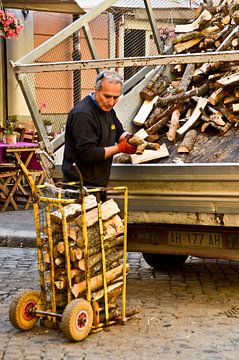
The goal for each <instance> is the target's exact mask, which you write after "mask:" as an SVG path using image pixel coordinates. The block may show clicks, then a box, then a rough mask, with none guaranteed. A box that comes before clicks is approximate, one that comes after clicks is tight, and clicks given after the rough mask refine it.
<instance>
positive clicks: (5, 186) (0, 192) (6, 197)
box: [0, 163, 19, 211]
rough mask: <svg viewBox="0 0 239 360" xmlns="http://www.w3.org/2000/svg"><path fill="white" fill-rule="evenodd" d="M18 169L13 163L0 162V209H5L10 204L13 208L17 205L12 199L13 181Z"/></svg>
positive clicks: (14, 181) (13, 191)
mask: <svg viewBox="0 0 239 360" xmlns="http://www.w3.org/2000/svg"><path fill="white" fill-rule="evenodd" d="M18 172H19V170H18V169H17V167H16V165H15V164H11V163H9V164H7V163H6V164H0V200H1V202H3V206H2V208H1V211H6V210H7V208H8V205H9V204H11V205H12V206H13V208H14V209H15V210H17V208H18V206H17V203H16V201H15V199H14V193H15V189H14V186H15V183H16V179H17V177H18Z"/></svg>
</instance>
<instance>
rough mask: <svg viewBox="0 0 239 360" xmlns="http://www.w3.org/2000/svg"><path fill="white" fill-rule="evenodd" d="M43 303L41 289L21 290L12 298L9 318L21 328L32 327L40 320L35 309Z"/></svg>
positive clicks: (28, 328) (17, 327)
mask: <svg viewBox="0 0 239 360" xmlns="http://www.w3.org/2000/svg"><path fill="white" fill-rule="evenodd" d="M40 304H41V291H39V290H26V291H22V292H20V293H19V294H18V295H16V296H15V298H14V299H13V300H12V302H11V304H10V307H9V320H10V322H11V324H12V325H13V326H14V327H15V328H16V329H19V330H24V331H26V330H30V329H32V328H33V327H34V326H35V325H36V323H37V322H38V320H39V317H38V316H36V315H35V312H34V309H35V307H36V306H38V308H39V307H40Z"/></svg>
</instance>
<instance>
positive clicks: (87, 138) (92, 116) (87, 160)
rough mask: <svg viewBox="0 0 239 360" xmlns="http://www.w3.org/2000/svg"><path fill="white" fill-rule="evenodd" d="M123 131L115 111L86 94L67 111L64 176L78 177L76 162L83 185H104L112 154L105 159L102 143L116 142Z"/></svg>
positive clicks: (72, 178) (109, 144)
mask: <svg viewBox="0 0 239 360" xmlns="http://www.w3.org/2000/svg"><path fill="white" fill-rule="evenodd" d="M123 132H124V129H123V126H122V124H121V123H120V121H119V120H118V118H117V116H116V113H115V111H114V110H113V109H112V110H111V111H109V112H105V111H103V110H101V109H100V108H99V107H98V106H97V104H96V103H95V102H94V101H93V100H92V98H91V96H87V97H86V98H84V99H83V100H82V101H81V102H79V103H78V104H77V105H76V106H75V107H74V108H73V109H72V110H71V112H70V113H69V116H68V119H67V123H66V131H65V151H64V158H63V164H62V171H63V180H64V181H67V182H69V181H78V180H79V177H78V176H77V173H76V172H75V170H74V168H73V167H72V164H73V163H74V162H75V163H76V164H77V165H78V167H79V169H80V171H81V174H82V177H83V181H84V185H85V186H107V184H108V181H109V176H110V168H111V164H112V158H108V159H106V160H104V147H107V146H112V145H115V143H117V142H118V141H119V138H120V136H121V135H122V133H123Z"/></svg>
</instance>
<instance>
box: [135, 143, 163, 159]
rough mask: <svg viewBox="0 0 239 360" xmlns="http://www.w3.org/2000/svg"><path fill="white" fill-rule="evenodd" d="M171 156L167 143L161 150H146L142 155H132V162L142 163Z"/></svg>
mask: <svg viewBox="0 0 239 360" xmlns="http://www.w3.org/2000/svg"><path fill="white" fill-rule="evenodd" d="M167 156H169V152H168V149H167V146H166V144H162V145H161V146H160V149H159V150H145V151H144V153H143V154H142V155H136V154H133V155H131V159H132V164H142V163H144V162H148V161H151V160H155V159H161V158H164V157H167Z"/></svg>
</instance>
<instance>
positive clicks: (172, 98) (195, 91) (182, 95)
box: [158, 84, 208, 106]
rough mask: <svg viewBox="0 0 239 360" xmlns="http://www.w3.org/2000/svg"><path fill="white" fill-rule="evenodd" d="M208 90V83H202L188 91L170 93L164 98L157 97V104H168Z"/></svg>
mask: <svg viewBox="0 0 239 360" xmlns="http://www.w3.org/2000/svg"><path fill="white" fill-rule="evenodd" d="M207 91H208V84H203V85H202V86H200V87H199V88H198V87H196V88H194V89H192V90H190V91H187V92H183V93H179V94H176V95H171V96H167V97H165V98H162V99H159V100H158V104H159V105H160V106H166V105H168V104H172V103H174V104H175V102H179V101H181V100H186V99H189V98H191V97H192V96H195V95H196V96H203V95H205V94H206V93H207Z"/></svg>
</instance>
